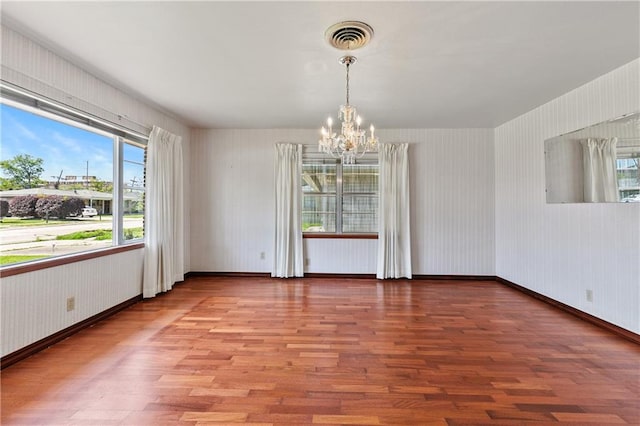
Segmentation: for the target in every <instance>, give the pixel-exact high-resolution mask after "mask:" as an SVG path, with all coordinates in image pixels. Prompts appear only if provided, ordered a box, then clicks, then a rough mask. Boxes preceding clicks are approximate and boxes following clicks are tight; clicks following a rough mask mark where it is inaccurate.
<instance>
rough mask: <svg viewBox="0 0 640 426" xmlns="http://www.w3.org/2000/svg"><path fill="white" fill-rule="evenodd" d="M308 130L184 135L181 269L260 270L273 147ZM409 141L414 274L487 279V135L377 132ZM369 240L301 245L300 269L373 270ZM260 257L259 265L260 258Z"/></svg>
mask: <svg viewBox="0 0 640 426" xmlns="http://www.w3.org/2000/svg"><path fill="white" fill-rule="evenodd" d="M317 137H318V131H317V129H307V130H285V129H279V130H278V129H276V130H212V129H209V130H194V131H193V132H192V134H191V142H192V146H191V181H192V182H193V184H194V186H193V188H192V190H193V193H194V194H199V195H198V196H197V197H194V198H193V200H192V209H191V270H192V271H214V272H270V271H271V265H272V263H273V257H272V248H273V237H274V227H273V224H274V206H273V194H274V181H273V176H274V155H273V153H274V144H275V143H277V142H294V143H302V144H310V143H314V142H315V141H316V140H317ZM379 137H380V139H381V140H382V141H386V142H409V143H410V144H411V145H410V148H409V150H410V154H411V163H410V168H411V185H412V188H411V195H412V200H411V204H412V207H411V220H412V235H413V237H412V238H413V240H412V246H413V249H412V251H413V272H414V274H445V275H447V274H466V275H494V274H495V272H494V254H495V246H494V226H493V219H494V212H493V205H494V181H493V179H494V175H493V161H494V152H493V131H492V130H487V129H471V130H469V129H462V130H456V129H445V130H437V129H435V130H421V129H415V130H386V131H384V130H380V131H379ZM376 247H377V241H376V240H349V239H306V240H305V243H304V248H305V257H306V258H308V259H309V265H308V267H307V268H306V271H307V272H323V273H369V274H372V273H375V262H376ZM261 252H265V259H264V260H262V259H260V254H261Z"/></svg>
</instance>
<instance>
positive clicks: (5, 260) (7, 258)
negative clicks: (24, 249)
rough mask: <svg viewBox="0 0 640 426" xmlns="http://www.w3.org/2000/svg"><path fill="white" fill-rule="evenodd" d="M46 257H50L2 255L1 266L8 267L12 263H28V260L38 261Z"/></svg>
mask: <svg viewBox="0 0 640 426" xmlns="http://www.w3.org/2000/svg"><path fill="white" fill-rule="evenodd" d="M45 257H49V256H46V255H26V254H23V255H18V254H16V255H1V256H0V265H8V264H10V263H18V262H26V261H28V260H36V259H44V258H45Z"/></svg>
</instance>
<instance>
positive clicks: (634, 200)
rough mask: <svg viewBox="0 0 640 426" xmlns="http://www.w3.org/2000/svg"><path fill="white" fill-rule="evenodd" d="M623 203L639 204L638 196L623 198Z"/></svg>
mask: <svg viewBox="0 0 640 426" xmlns="http://www.w3.org/2000/svg"><path fill="white" fill-rule="evenodd" d="M620 201H622V202H623V203H640V194H635V195H629V196H628V197H624V198H623V199H622V200H620Z"/></svg>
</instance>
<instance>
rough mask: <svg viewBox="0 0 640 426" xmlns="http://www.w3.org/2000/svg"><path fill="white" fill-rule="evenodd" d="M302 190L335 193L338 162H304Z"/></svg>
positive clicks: (305, 191)
mask: <svg viewBox="0 0 640 426" xmlns="http://www.w3.org/2000/svg"><path fill="white" fill-rule="evenodd" d="M302 192H304V193H307V192H316V193H335V192H336V164H313V163H312V164H303V165H302Z"/></svg>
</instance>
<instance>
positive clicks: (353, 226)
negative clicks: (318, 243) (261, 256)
mask: <svg viewBox="0 0 640 426" xmlns="http://www.w3.org/2000/svg"><path fill="white" fill-rule="evenodd" d="M302 194H303V197H302V201H303V205H302V231H303V232H305V233H335V234H375V233H377V232H378V164H377V159H375V154H374V155H370V156H368V157H367V156H365V157H363V158H362V159H361V160H359V161H357V162H356V164H342V163H341V162H340V160H339V159H338V160H336V159H327V158H320V157H317V156H315V157H314V156H311V155H305V157H304V159H303V164H302Z"/></svg>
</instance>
